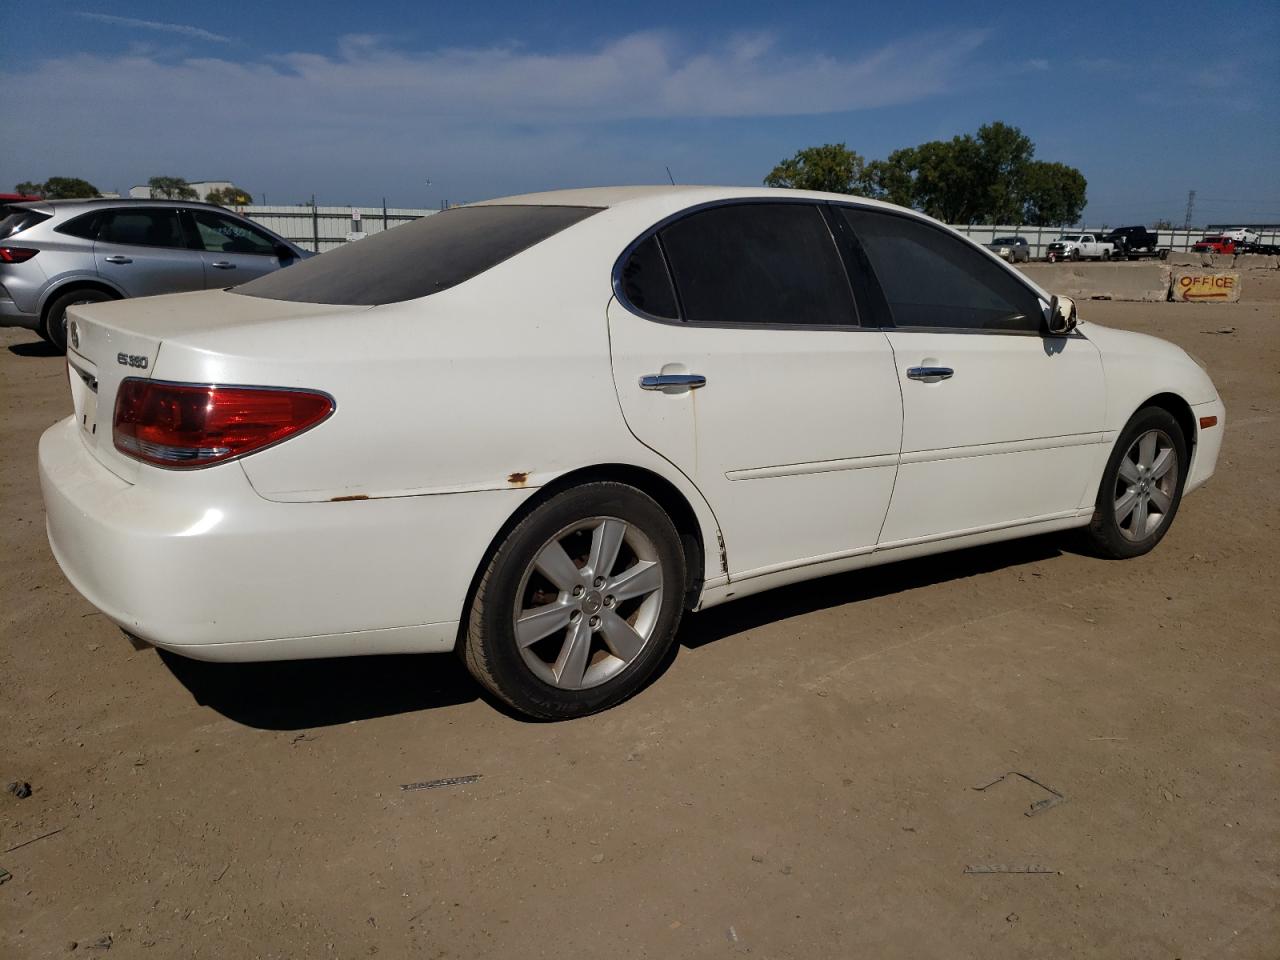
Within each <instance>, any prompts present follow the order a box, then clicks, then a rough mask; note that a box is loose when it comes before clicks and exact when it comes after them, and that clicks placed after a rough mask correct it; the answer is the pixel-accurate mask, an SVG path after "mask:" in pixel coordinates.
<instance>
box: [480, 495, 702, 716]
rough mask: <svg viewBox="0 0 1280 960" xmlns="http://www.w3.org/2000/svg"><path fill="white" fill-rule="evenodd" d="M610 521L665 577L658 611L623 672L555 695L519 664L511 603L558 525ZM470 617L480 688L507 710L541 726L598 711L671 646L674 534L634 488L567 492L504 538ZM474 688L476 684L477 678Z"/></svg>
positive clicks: (675, 617) (677, 577)
mask: <svg viewBox="0 0 1280 960" xmlns="http://www.w3.org/2000/svg"><path fill="white" fill-rule="evenodd" d="M598 516H612V517H617V518H619V519H621V520H625V521H626V522H627V523H629V524H634V525H636V526H638V527H639V528H640V529H641V530H642V531H643V532H644V534H645V535H646V536H647V537H648V538H649V539H650V541H651V542H652V543H653V545H654V547H655V548H656V550H657V551H658V555H659V558H660V561H661V563H662V568H663V571H664V574H665V576H666V580H665V582H664V584H663V598H662V608H661V610H660V612H659V615H658V622H657V624H656V626H655V628H654V632H653V636H652V638H651V639H650V641H649V643H648V644H647V645H646V647H645V649H644V650H643V651H642V652H641V654H640V656H639V657H637V658H636V659H635V660H634V661H633V662H632V663H631V664H629V665H628V666H627V667H626V669H625V670H623V671H622V672H621V673H619V674H618V675H617V676H616V677H613V678H611V679H610V680H608V681H607V682H605V683H602V684H600V685H599V686H597V687H592V688H590V689H587V690H562V689H560V688H558V687H553V686H551V685H550V684H547V683H546V682H545V681H543V680H542V679H541V678H539V677H538V676H536V675H535V674H534V673H533V672H532V671H531V670H530V669H529V668H528V667H527V666H526V665H525V663H524V660H523V658H522V657H521V656H520V652H519V649H518V648H517V646H516V640H515V629H514V624H513V613H514V604H515V602H516V599H517V597H516V595H517V592H518V591H519V588H520V581H521V579H522V577H523V576H524V572H525V570H526V569H527V568H528V565H529V564H530V563H531V562H532V560H533V556H534V554H535V553H536V552H537V551H538V550H540V549H541V548H542V546H543V545H544V544H545V543H546V542H547V541H548V540H549V539H551V537H553V536H554V535H555V534H556V533H557V532H559V531H560V530H562V529H564V528H565V527H566V526H568V525H570V524H572V523H574V522H576V521H578V520H583V519H587V518H589V517H598ZM481 592H482V594H483V596H480V597H478V598H477V599H479V600H481V601H482V602H481V603H480V604H479V606H478V609H479V613H478V615H477V614H476V613H475V612H474V611H473V614H472V622H471V624H470V627H471V629H470V635H469V637H468V642H469V643H479V644H481V645H482V646H483V654H484V661H485V666H486V667H487V673H488V675H489V676H488V680H489V681H490V682H488V683H487V684H486V685H487V686H490V687H491V688H492V689H494V692H495V693H496V694H497V695H498V696H499V697H501V698H502V699H503V700H505V701H506V702H507V703H509V704H510V705H511V706H512V707H514V708H515V709H517V710H519V711H521V712H522V713H526V714H528V715H530V716H534V717H538V718H541V719H567V718H570V717H578V716H584V715H586V714H589V713H594V712H596V711H599V710H604V709H606V708H608V707H611V706H614V705H615V704H617V703H620V702H621V701H623V700H625V699H627V698H628V697H630V696H632V695H633V694H634V693H636V692H637V691H639V690H640V689H641V688H642V687H643V686H644V685H645V683H646V682H647V681H648V680H649V679H650V677H651V676H652V675H653V673H654V671H655V670H656V669H657V667H658V666H659V665H660V663H661V662H662V660H663V658H664V657H665V656H666V654H667V652H668V651H669V650H670V647H671V644H672V642H673V641H674V637H675V631H676V628H677V627H678V626H679V622H680V616H681V613H682V612H683V606H684V594H685V558H684V552H683V549H682V548H681V546H680V538H679V534H678V533H677V531H676V528H675V525H674V524H673V523H672V522H671V519H670V517H668V516H667V514H666V512H665V511H664V510H663V509H662V507H661V506H659V505H658V503H657V502H656V501H654V500H653V499H652V498H651V497H649V496H648V495H646V494H645V493H643V492H642V491H640V490H637V489H636V488H634V487H631V486H628V485H626V484H622V483H614V482H596V483H588V484H584V485H582V486H579V487H574V488H571V489H569V490H566V491H564V492H562V493H560V494H557V495H555V496H554V497H552V498H551V499H549V500H547V501H546V502H545V503H543V504H541V505H539V506H538V507H537V508H535V509H534V510H533V512H532V513H530V514H529V516H527V517H525V518H524V520H522V521H521V522H520V523H519V524H518V525H517V526H516V527H515V528H514V529H513V530H512V531H511V533H510V534H509V535H508V536H507V538H506V539H505V540H504V541H503V543H502V545H501V546H500V547H499V548H498V550H497V551H496V553H495V554H494V556H493V559H492V561H491V562H490V565H489V568H488V571H487V576H486V577H485V579H484V581H483V583H482V586H481ZM480 679H481V680H482V682H483V681H484V678H483V677H482V678H480Z"/></svg>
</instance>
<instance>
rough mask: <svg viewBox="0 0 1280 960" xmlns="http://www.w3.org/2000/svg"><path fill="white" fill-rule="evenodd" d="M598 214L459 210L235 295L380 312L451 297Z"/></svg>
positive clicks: (552, 209)
mask: <svg viewBox="0 0 1280 960" xmlns="http://www.w3.org/2000/svg"><path fill="white" fill-rule="evenodd" d="M600 209H601V208H599V207H561V206H523V205H515V204H511V205H508V204H496V205H494V206H486V207H454V208H453V209H451V210H445V211H443V212H442V213H434V214H431V215H430V216H427V217H423V218H422V219H421V220H416V221H414V222H413V223H407V224H405V225H404V226H402V227H396V228H395V229H393V230H387V231H384V232H382V233H378V234H375V235H374V236H372V237H369V238H368V239H366V240H359V241H356V242H354V243H349V244H347V245H346V246H345V247H339V248H338V249H337V250H333V251H331V252H329V253H326V254H324V256H320V257H312V258H311V259H309V260H303V261H301V262H300V263H296V264H294V265H293V266H290V267H286V268H285V269H283V270H277V271H275V272H274V273H268V274H267V275H266V276H263V277H259V278H258V279H256V280H251V281H249V282H248V283H246V284H244V285H243V286H239V287H236V288H235V290H234V292H235V293H242V294H245V295H246V296H250V297H263V298H264V299H267V300H292V301H295V302H297V303H328V304H351V305H354V306H377V305H378V304H383V303H399V302H400V301H402V300H414V299H417V298H418V297H425V296H428V295H429V294H432V293H438V292H439V291H441V290H447V289H449V287H453V286H456V285H458V284H459V283H462V282H463V281H464V280H469V279H471V278H472V277H474V276H476V275H477V274H481V273H484V271H486V270H488V269H489V268H490V267H493V266H495V265H497V264H499V263H501V262H502V261H503V260H507V259H509V258H511V257H514V256H515V255H516V254H517V253H520V252H521V251H522V250H527V249H528V248H529V247H531V246H533V245H534V244H535V243H538V242H540V241H542V240H545V239H547V238H548V237H550V236H552V235H553V234H556V233H559V232H560V231H561V230H563V229H565V228H566V227H570V226H573V224H575V223H578V222H579V221H581V220H585V219H586V218H587V217H589V216H591V215H592V214H593V213H598V212H599V210H600Z"/></svg>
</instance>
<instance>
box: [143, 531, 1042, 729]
mask: <svg viewBox="0 0 1280 960" xmlns="http://www.w3.org/2000/svg"><path fill="white" fill-rule="evenodd" d="M1064 547H1066V544H1064V542H1063V540H1062V538H1061V536H1056V537H1054V536H1045V537H1034V538H1030V539H1027V540H1015V541H1011V542H1008V543H999V544H992V545H990V546H985V547H974V548H971V549H968V550H959V551H956V552H954V553H945V554H939V555H937V556H932V557H922V558H920V559H917V560H907V561H903V562H900V563H891V564H886V565H885V566H882V567H871V568H869V569H865V570H855V571H852V572H850V573H842V574H837V575H835V576H830V577H823V578H822V579H819V580H810V581H807V582H805V583H799V584H795V585H793V586H789V587H780V588H777V589H775V590H770V591H768V592H766V593H762V594H758V595H756V596H753V597H746V598H744V599H742V600H737V601H734V602H732V603H728V604H725V605H724V606H721V607H715V608H713V609H711V610H708V611H706V612H704V613H698V614H690V615H688V616H686V617H685V618H684V622H683V625H682V626H681V628H680V633H679V636H678V641H679V642H678V643H677V644H676V645H674V646H673V648H672V651H671V654H669V655H668V656H667V657H666V659H665V661H664V662H663V665H662V667H661V668H660V669H659V670H658V671H657V673H656V675H655V676H654V677H653V679H652V680H651V681H650V682H651V683H652V682H656V681H657V680H658V679H659V678H660V677H661V676H662V674H664V673H666V671H667V669H668V668H669V667H670V666H671V664H672V663H673V662H674V661H675V659H676V658H677V656H678V652H679V650H680V648H684V649H696V648H698V647H703V646H706V645H708V644H711V643H715V642H716V641H718V640H724V639H725V638H727V637H732V636H735V635H737V634H740V633H743V632H744V631H747V630H752V629H755V628H758V627H760V626H762V625H764V624H766V623H771V622H774V621H778V620H785V619H787V618H789V617H796V616H801V615H804V614H807V613H813V612H816V611H818V610H825V609H827V608H829V607H838V606H843V605H845V604H850V603H858V602H859V601H862V600H870V599H872V598H874V597H881V596H885V595H888V594H893V593H901V592H903V591H906V590H914V589H917V588H919V587H926V586H930V585H932V584H937V583H945V582H946V581H949V580H960V579H964V578H966V577H973V576H978V575H980V574H983V573H989V572H991V571H994V570H999V569H1002V568H1005V567H1015V566H1020V565H1022V564H1027V563H1035V562H1038V561H1041V560H1049V559H1052V558H1053V557H1057V556H1059V555H1061V554H1062V553H1063V550H1064ZM160 659H161V660H162V661H164V663H165V665H166V666H167V667H168V668H169V670H170V671H171V672H172V673H173V675H174V677H176V678H177V680H178V682H179V683H181V684H182V685H183V686H184V687H186V688H187V690H188V692H189V693H190V694H191V696H192V697H193V698H194V699H195V701H196V703H199V704H201V705H203V706H207V707H209V708H211V709H213V710H216V711H217V712H218V713H220V714H222V715H223V716H225V717H227V718H228V719H229V720H233V721H235V722H236V723H241V724H244V725H245V726H249V727H255V728H258V729H263V730H304V729H313V728H316V727H326V726H333V725H335V724H340V723H348V722H350V721H352V720H369V719H373V718H375V717H385V716H390V715H393V714H400V713H411V712H415V711H419V710H431V709H435V708H437V707H447V706H455V705H457V704H462V703H469V702H471V701H473V700H478V699H481V698H483V699H485V700H486V701H488V702H489V703H490V704H491V705H493V706H494V707H495V708H496V709H498V710H500V711H501V712H503V713H506V714H507V715H508V716H511V717H514V718H515V719H519V720H526V719H527V718H525V717H521V716H519V715H516V714H514V713H512V712H511V711H510V710H508V709H507V708H506V707H505V706H504V705H503V704H500V703H497V702H495V701H494V700H493V699H492V698H490V697H489V696H488V695H487V694H486V693H484V692H483V691H482V690H481V688H480V686H479V684H477V683H476V682H475V681H474V680H473V679H472V678H471V675H470V674H468V673H467V671H466V668H465V667H464V666H463V665H462V663H461V661H460V660H459V659H458V658H457V657H453V656H446V655H443V654H425V655H404V656H400V655H396V656H376V657H346V658H342V659H330V660H284V661H279V662H276V663H205V662H202V661H198V660H189V659H187V658H186V657H180V656H177V655H175V654H170V653H166V652H165V651H160Z"/></svg>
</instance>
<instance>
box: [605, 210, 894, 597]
mask: <svg viewBox="0 0 1280 960" xmlns="http://www.w3.org/2000/svg"><path fill="white" fill-rule="evenodd" d="M615 281H616V282H615V290H616V291H617V293H618V296H617V297H616V298H615V299H614V300H613V301H612V302H611V303H610V305H609V307H608V317H609V331H610V341H611V350H612V362H613V372H614V378H615V383H616V386H617V391H618V399H619V401H620V403H621V405H622V410H623V414H624V416H625V418H626V422H627V425H628V426H629V427H630V429H631V431H632V432H633V433H634V434H635V436H636V437H637V438H638V439H639V440H640V441H641V442H642V443H645V444H647V445H648V446H649V447H651V448H653V449H654V450H656V451H657V452H658V453H660V454H661V455H662V456H664V457H665V458H666V459H668V460H669V461H671V463H673V464H674V465H675V466H676V467H678V468H679V469H680V470H681V471H683V472H684V473H685V474H686V475H687V476H688V477H690V478H691V479H692V480H693V481H694V483H696V484H697V486H698V487H699V488H700V489H701V491H702V493H703V495H704V496H705V497H706V498H707V500H708V502H709V503H710V505H711V508H712V510H713V511H714V512H715V514H716V517H717V520H718V521H719V523H720V528H721V532H722V535H723V537H724V547H725V551H726V555H727V566H726V572H727V573H728V574H729V576H730V578H731V579H736V578H745V577H750V576H752V575H759V574H763V573H769V572H773V571H775V570H781V569H785V568H787V567H793V566H798V565H802V564H806V563H814V562H819V561H822V560H828V559H836V558H839V557H841V556H847V555H852V554H856V553H858V552H862V551H869V550H872V549H874V547H875V543H876V538H877V536H878V534H879V531H880V525H881V523H882V522H883V520H884V515H885V511H886V509H887V508H888V504H889V495H890V493H891V491H892V489H893V477H894V471H895V469H896V462H897V453H898V446H899V442H900V431H901V421H902V411H901V401H900V396H899V390H898V384H897V378H896V374H895V372H894V366H893V357H892V352H891V350H890V347H889V342H888V340H887V339H886V338H885V335H884V334H883V333H882V332H881V331H879V330H876V329H867V328H863V327H860V326H859V325H858V320H857V309H856V308H855V302H854V299H853V296H852V293H851V290H850V283H849V279H848V276H847V275H846V271H845V266H844V264H843V262H842V257H841V254H840V252H839V250H838V249H837V246H836V243H835V242H834V241H833V238H832V234H831V230H830V228H829V226H828V221H827V215H826V214H825V213H824V211H823V208H822V206H821V205H818V204H812V203H785V202H782V203H737V204H728V205H717V206H711V207H707V208H703V209H697V210H694V211H691V212H688V213H687V214H685V215H684V216H682V217H680V218H677V219H675V220H674V221H672V222H669V223H667V224H665V225H664V226H662V227H661V229H659V230H657V231H656V232H653V233H650V234H649V235H648V236H646V237H644V238H642V240H641V241H640V242H638V243H636V244H634V245H633V248H632V249H631V250H630V251H629V253H628V255H627V256H626V257H625V258H623V259H622V260H621V261H620V267H619V270H618V274H617V276H616V278H615Z"/></svg>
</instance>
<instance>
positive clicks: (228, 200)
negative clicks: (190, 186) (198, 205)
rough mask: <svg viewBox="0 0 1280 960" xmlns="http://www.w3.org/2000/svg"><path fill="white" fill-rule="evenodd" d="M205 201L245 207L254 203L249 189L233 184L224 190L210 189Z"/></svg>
mask: <svg viewBox="0 0 1280 960" xmlns="http://www.w3.org/2000/svg"><path fill="white" fill-rule="evenodd" d="M204 202H205V203H216V204H218V205H219V206H223V207H244V206H247V205H249V204H251V203H253V197H252V196H251V195H250V193H249V191H248V190H242V189H240V188H239V187H235V186H231V187H226V188H224V189H222V190H210V191H209V192H208V193H207V194H205V197H204Z"/></svg>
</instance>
